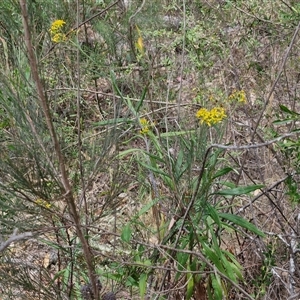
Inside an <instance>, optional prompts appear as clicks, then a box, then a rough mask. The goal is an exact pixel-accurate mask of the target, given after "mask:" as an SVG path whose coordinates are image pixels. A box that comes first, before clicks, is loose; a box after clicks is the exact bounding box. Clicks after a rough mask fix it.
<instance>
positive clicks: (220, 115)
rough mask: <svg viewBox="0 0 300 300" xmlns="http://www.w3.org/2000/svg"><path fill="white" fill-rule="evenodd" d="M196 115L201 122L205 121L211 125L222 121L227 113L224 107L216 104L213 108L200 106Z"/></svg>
mask: <svg viewBox="0 0 300 300" xmlns="http://www.w3.org/2000/svg"><path fill="white" fill-rule="evenodd" d="M196 117H197V118H198V119H199V120H200V122H201V124H202V123H205V124H207V125H208V126H211V125H215V124H217V123H220V122H222V121H223V120H224V119H225V118H226V117H227V115H226V113H225V109H224V108H223V107H220V106H216V107H214V108H212V109H211V110H208V109H206V108H200V109H199V110H198V111H197V113H196Z"/></svg>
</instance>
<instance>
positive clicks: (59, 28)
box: [49, 20, 67, 43]
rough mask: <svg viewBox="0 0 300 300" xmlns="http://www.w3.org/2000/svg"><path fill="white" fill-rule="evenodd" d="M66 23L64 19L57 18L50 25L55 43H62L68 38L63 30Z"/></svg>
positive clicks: (52, 39)
mask: <svg viewBox="0 0 300 300" xmlns="http://www.w3.org/2000/svg"><path fill="white" fill-rule="evenodd" d="M65 25H66V22H65V21H64V20H55V21H54V22H52V24H51V27H50V30H49V32H50V35H51V41H52V42H54V43H61V42H64V41H66V40H67V36H66V34H65V33H64V32H63V28H64V26H65Z"/></svg>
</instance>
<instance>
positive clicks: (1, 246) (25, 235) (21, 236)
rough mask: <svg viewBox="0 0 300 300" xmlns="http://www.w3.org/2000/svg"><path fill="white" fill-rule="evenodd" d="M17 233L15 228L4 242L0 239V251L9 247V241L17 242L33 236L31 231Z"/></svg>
mask: <svg viewBox="0 0 300 300" xmlns="http://www.w3.org/2000/svg"><path fill="white" fill-rule="evenodd" d="M17 233H18V229H15V230H14V232H13V233H12V235H11V236H10V237H9V238H8V239H7V240H6V241H5V242H2V241H1V244H0V252H2V251H4V250H5V249H6V248H7V247H9V245H10V244H11V243H14V242H19V241H22V240H26V239H29V238H32V237H33V233H32V232H23V233H20V234H17Z"/></svg>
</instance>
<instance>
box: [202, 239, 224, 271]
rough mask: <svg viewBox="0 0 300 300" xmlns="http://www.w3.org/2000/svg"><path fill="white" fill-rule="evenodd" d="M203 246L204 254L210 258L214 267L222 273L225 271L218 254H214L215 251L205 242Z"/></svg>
mask: <svg viewBox="0 0 300 300" xmlns="http://www.w3.org/2000/svg"><path fill="white" fill-rule="evenodd" d="M202 246H203V250H204V254H205V256H206V257H207V258H208V259H209V260H211V262H212V263H213V264H214V265H215V266H216V268H217V269H218V270H219V271H220V272H221V273H223V274H226V273H225V270H224V268H223V265H222V264H221V261H220V258H219V256H218V255H216V253H215V252H214V251H213V250H212V249H210V248H209V247H208V246H207V245H206V244H204V243H203V244H202Z"/></svg>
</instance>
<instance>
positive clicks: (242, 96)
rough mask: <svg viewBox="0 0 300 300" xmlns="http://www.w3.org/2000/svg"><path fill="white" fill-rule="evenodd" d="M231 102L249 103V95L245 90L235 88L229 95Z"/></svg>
mask: <svg viewBox="0 0 300 300" xmlns="http://www.w3.org/2000/svg"><path fill="white" fill-rule="evenodd" d="M228 101H229V102H238V103H244V104H245V103H247V97H246V93H245V91H244V90H233V92H232V93H231V94H230V95H229V97H228Z"/></svg>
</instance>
